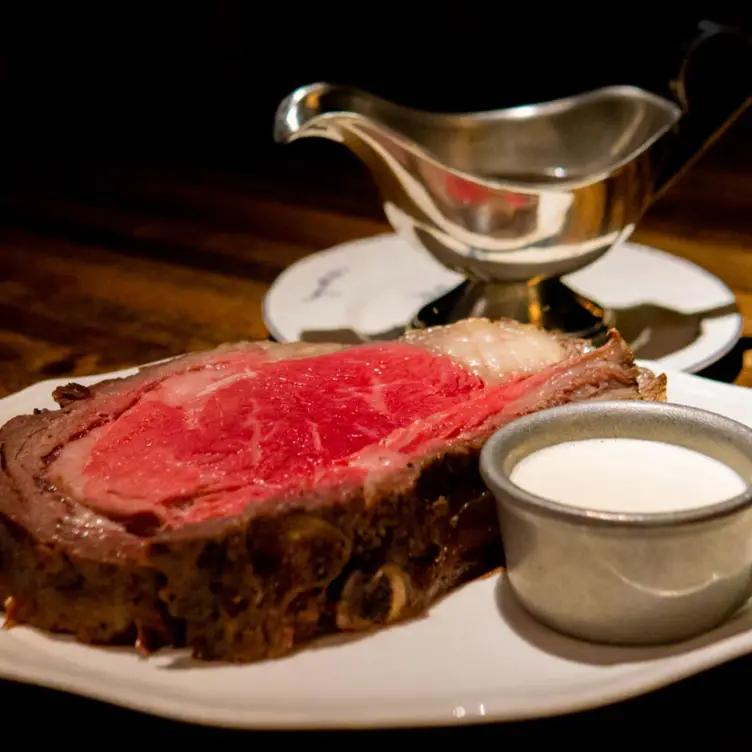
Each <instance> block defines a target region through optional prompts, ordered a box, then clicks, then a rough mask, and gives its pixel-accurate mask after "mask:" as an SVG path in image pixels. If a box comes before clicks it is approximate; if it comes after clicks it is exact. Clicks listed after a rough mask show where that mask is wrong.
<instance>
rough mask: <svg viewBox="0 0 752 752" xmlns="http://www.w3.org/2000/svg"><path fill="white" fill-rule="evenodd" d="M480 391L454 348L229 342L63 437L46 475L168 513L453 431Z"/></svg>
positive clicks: (109, 501)
mask: <svg viewBox="0 0 752 752" xmlns="http://www.w3.org/2000/svg"><path fill="white" fill-rule="evenodd" d="M483 391H484V384H483V381H482V380H481V379H480V378H479V377H477V376H476V375H474V374H473V373H471V372H469V371H467V370H465V369H464V368H462V367H461V366H460V365H459V364H458V363H456V362H455V361H453V360H452V359H450V358H447V357H445V356H437V355H435V354H432V353H430V352H429V351H427V350H425V349H423V348H421V347H417V346H413V345H408V344H390V345H378V346H377V345H374V346H365V347H358V348H353V349H348V350H343V351H341V352H337V353H334V354H330V355H326V356H319V357H317V358H315V359H298V360H283V361H277V362H269V361H266V362H265V361H263V360H261V359H260V356H259V355H258V354H253V355H251V354H249V353H246V354H240V355H238V354H236V355H235V356H234V357H233V358H229V359H226V360H225V361H223V362H222V363H215V364H213V365H212V364H209V365H208V366H206V367H203V368H201V369H199V370H193V371H188V372H183V373H179V374H176V375H172V376H170V377H169V378H167V379H166V380H164V381H162V382H161V383H160V384H159V385H157V386H156V387H155V388H152V389H150V390H149V391H148V392H147V393H146V394H145V395H144V396H142V397H141V398H140V399H138V400H137V401H136V402H135V404H134V405H132V406H131V407H130V408H129V409H128V410H126V411H125V412H124V413H122V414H121V415H120V416H119V417H118V418H117V419H115V420H113V421H111V422H109V423H107V424H106V425H104V426H102V427H100V428H95V429H93V430H92V431H91V432H90V433H89V434H87V436H85V437H84V438H82V439H79V440H78V441H76V442H73V443H72V444H70V445H69V446H67V447H66V448H65V449H64V450H63V451H62V452H61V454H60V456H59V457H58V459H57V461H56V462H55V464H54V468H53V470H54V473H53V475H54V476H57V479H58V481H59V483H60V485H61V487H62V488H63V489H64V490H66V491H67V492H69V493H72V494H73V495H74V496H76V497H77V498H79V499H81V500H84V503H86V504H87V505H88V506H90V507H91V508H93V509H96V510H97V511H99V512H101V513H103V514H106V515H108V516H110V517H113V518H128V517H132V516H135V515H138V514H143V513H151V514H154V515H155V516H156V517H158V518H159V519H160V520H161V522H162V524H164V525H166V526H168V527H175V526H178V525H182V524H186V523H188V522H197V521H200V520H206V519H210V518H215V517H224V516H228V515H232V514H237V513H239V512H241V511H242V509H243V508H244V507H245V506H246V505H247V504H248V503H253V502H258V501H262V500H264V499H267V498H269V497H271V496H276V495H279V494H285V493H291V492H298V491H301V490H303V491H305V490H306V489H311V488H315V487H321V486H322V485H323V486H326V485H327V484H328V483H330V482H341V481H342V480H343V479H344V480H353V481H358V480H361V479H362V478H363V477H364V476H365V474H367V473H368V472H369V471H371V470H372V469H373V467H374V463H378V462H381V463H382V465H383V464H384V463H388V458H389V456H392V457H400V456H402V457H405V458H407V457H408V456H409V455H410V454H414V453H415V452H416V450H417V449H419V448H425V447H426V446H427V444H428V443H430V441H431V440H435V439H437V438H439V437H442V438H444V439H445V438H447V437H448V436H447V432H448V433H449V434H452V435H455V436H456V435H457V434H458V432H459V431H460V430H461V428H462V426H466V425H467V421H468V420H470V419H471V418H478V415H477V414H476V413H475V412H474V413H473V415H472V416H470V415H469V414H468V415H466V416H464V417H463V415H462V410H461V409H460V410H459V412H458V408H461V406H462V405H464V404H467V403H468V402H469V401H472V398H473V397H474V396H477V395H478V394H479V393H482V392H483ZM509 396H511V395H509ZM489 409H498V405H496V406H495V407H493V406H489ZM476 412H477V411H476ZM482 412H483V413H485V414H487V411H482ZM439 415H441V416H443V418H442V419H441V420H439V421H434V422H431V421H430V420H428V421H427V419H428V418H429V417H430V416H439ZM452 415H454V418H452ZM471 422H472V421H471ZM369 458H370V459H369ZM405 461H406V460H405ZM369 463H370V465H369Z"/></svg>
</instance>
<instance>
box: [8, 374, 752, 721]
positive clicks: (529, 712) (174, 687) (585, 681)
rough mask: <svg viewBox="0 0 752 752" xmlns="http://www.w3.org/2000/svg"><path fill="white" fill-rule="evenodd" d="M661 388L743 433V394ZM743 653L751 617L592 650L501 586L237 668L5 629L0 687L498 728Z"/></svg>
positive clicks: (492, 580) (188, 706)
mask: <svg viewBox="0 0 752 752" xmlns="http://www.w3.org/2000/svg"><path fill="white" fill-rule="evenodd" d="M646 365H649V366H654V364H650V363H646ZM131 372H132V371H121V372H118V373H116V374H109V375H110V376H113V375H118V376H119V375H126V374H128V373H131ZM668 376H669V398H670V400H671V401H674V402H680V403H683V404H687V405H694V406H697V407H702V408H705V409H709V410H713V411H715V412H718V413H722V414H724V415H727V416H729V417H731V418H735V419H736V420H739V421H741V422H743V423H746V424H748V425H752V390H748V389H745V388H741V387H735V386H729V385H726V384H720V383H717V382H713V381H709V380H707V379H702V378H699V377H697V376H690V375H688V374H684V373H680V372H672V371H669V372H668ZM101 378H103V376H98V377H87V378H82V379H79V381H80V382H81V383H85V384H91V383H94V382H95V381H97V380H99V379H101ZM66 382H67V379H60V380H55V381H46V382H41V383H39V384H36V385H34V386H31V387H29V388H27V389H25V390H23V391H21V392H19V393H17V394H15V395H11V396H9V397H6V398H4V399H2V400H0V422H4V421H6V420H8V419H9V418H11V417H12V416H14V415H17V414H20V413H26V412H30V411H31V410H32V409H33V408H35V407H40V408H42V407H54V406H55V405H54V403H53V401H52V399H51V397H50V395H51V392H52V390H53V389H54V388H55V387H56V386H58V385H60V384H63V383H66ZM748 652H752V609H750V610H749V611H747V612H743V613H742V614H741V615H739V616H737V617H736V618H735V619H734V620H733V621H731V622H729V623H728V624H726V625H725V626H722V627H720V628H718V629H716V630H714V631H713V632H711V633H709V634H707V635H705V636H703V637H700V638H697V639H693V640H691V641H689V642H686V643H684V644H680V645H676V646H672V647H654V648H614V647H600V646H595V645H590V644H587V643H583V642H578V641H576V640H572V639H569V638H566V637H562V636H560V635H557V634H555V633H553V632H551V631H550V630H548V629H547V628H545V627H543V626H540V625H539V624H538V623H536V622H535V621H533V620H532V619H531V618H530V617H529V616H527V615H526V614H525V613H524V612H523V611H522V610H521V609H520V608H519V607H518V606H517V605H516V603H515V601H514V600H513V598H512V597H511V596H510V593H509V590H508V588H507V587H506V581H505V579H504V577H503V575H502V576H492V577H488V578H486V579H481V580H478V581H475V582H472V583H470V584H468V585H466V586H464V587H462V588H460V589H458V590H457V591H455V592H454V593H453V594H451V595H449V596H448V597H446V598H445V599H444V600H443V601H441V602H440V603H438V604H437V605H435V606H434V607H433V608H432V609H431V610H430V612H429V613H428V615H427V616H426V617H425V618H423V619H420V620H417V621H415V622H412V623H409V624H404V625H398V626H395V627H393V628H390V629H387V630H384V631H382V632H379V633H376V634H373V635H368V636H361V637H359V638H357V639H353V640H348V641H344V642H342V641H339V642H337V641H336V640H335V641H334V642H326V641H325V642H323V643H321V644H319V645H315V646H312V647H310V648H309V649H307V650H304V651H302V652H300V653H298V654H297V655H294V656H290V657H288V658H284V659H281V660H276V661H269V662H265V663H258V664H255V665H246V666H244V665H211V664H209V665H207V664H205V663H204V664H194V663H193V662H192V661H190V660H188V659H187V657H186V655H185V653H184V652H178V651H166V652H165V651H163V652H160V653H157V654H156V655H154V656H152V657H150V658H142V657H140V656H139V655H137V654H136V652H135V650H132V649H127V648H100V647H87V646H84V645H79V644H76V643H75V642H73V641H72V640H70V639H69V638H67V637H59V636H53V635H49V634H45V633H42V632H39V631H37V630H35V629H32V628H28V627H16V628H14V629H11V630H8V631H2V632H0V677H4V678H7V679H17V680H20V681H25V682H31V683H35V684H39V685H43V686H47V687H52V688H57V689H63V690H67V691H70V692H74V693H78V694H80V695H84V696H87V697H92V698H96V699H99V700H103V701H107V702H111V703H114V704H116V705H121V706H124V707H127V708H133V709H137V710H141V711H145V712H147V713H152V714H155V715H160V716H165V717H169V718H175V719H181V720H186V721H193V722H198V723H203V724H214V725H221V726H231V727H238V728H283V729H298V728H362V727H390V726H421V725H439V724H461V723H479V722H491V721H511V720H521V719H530V718H536V717H542V716H550V715H556V714H562V713H567V712H572V711H577V710H583V709H587V708H593V707H597V706H600V705H606V704H609V703H612V702H615V701H618V700H621V699H624V698H627V697H631V696H635V695H639V694H641V693H645V692H648V691H650V690H652V689H656V688H658V687H661V686H665V685H667V684H671V683H672V682H676V681H677V680H679V679H681V678H683V677H686V676H689V675H691V674H696V673H698V672H700V671H703V670H704V669H707V668H709V667H711V666H715V665H718V664H721V663H723V662H725V661H728V660H730V659H733V658H735V657H737V656H741V655H743V654H745V653H748Z"/></svg>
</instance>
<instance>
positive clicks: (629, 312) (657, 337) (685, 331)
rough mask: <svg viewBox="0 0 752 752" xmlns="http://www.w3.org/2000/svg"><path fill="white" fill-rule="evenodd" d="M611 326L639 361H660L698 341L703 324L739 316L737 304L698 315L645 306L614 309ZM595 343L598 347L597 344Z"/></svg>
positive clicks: (696, 313) (701, 312)
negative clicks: (640, 359) (737, 314)
mask: <svg viewBox="0 0 752 752" xmlns="http://www.w3.org/2000/svg"><path fill="white" fill-rule="evenodd" d="M610 312H611V316H612V317H613V318H612V322H611V326H612V327H613V328H614V329H618V330H619V332H620V333H621V335H622V337H624V339H625V340H626V341H627V342H628V343H629V345H630V347H631V348H632V351H633V352H634V354H635V355H636V356H637V357H638V358H644V359H646V360H657V359H658V358H664V357H666V356H667V355H671V354H672V353H675V352H678V351H679V350H683V349H684V348H685V347H689V346H690V345H691V344H692V343H693V342H696V341H697V340H698V339H699V337H700V335H701V333H702V322H703V321H709V320H712V319H718V318H722V317H724V316H730V315H733V314H735V313H738V309H737V307H736V304H735V303H728V304H727V305H723V306H717V307H716V308H709V309H707V310H705V311H697V312H695V313H682V312H681V311H675V310H673V309H672V308H664V307H663V306H659V305H653V304H652V303H645V304H642V305H638V306H632V307H630V308H612V309H611V311H610ZM596 344H598V343H597V342H596Z"/></svg>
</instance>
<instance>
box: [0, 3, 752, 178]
mask: <svg viewBox="0 0 752 752" xmlns="http://www.w3.org/2000/svg"><path fill="white" fill-rule="evenodd" d="M154 5H155V6H157V7H158V8H159V13H161V14H162V15H159V14H158V13H157V11H156V10H155V9H154V8H152V9H150V10H149V12H148V13H146V12H144V13H140V12H136V11H132V12H130V13H128V14H126V13H123V14H120V15H118V13H117V12H116V11H111V12H110V13H109V15H107V17H106V19H105V20H104V21H101V22H100V23H98V22H97V16H96V15H95V16H92V15H88V16H87V17H86V18H83V17H82V18H81V21H80V23H77V22H76V21H75V20H74V19H73V18H72V17H71V16H70V15H66V16H65V17H64V18H61V19H60V23H61V25H60V27H59V28H57V29H56V28H55V23H56V19H55V18H52V17H50V14H49V13H50V12H48V11H46V12H45V14H43V16H44V20H45V23H44V24H43V26H42V27H40V28H37V26H34V24H28V25H26V26H24V27H23V28H25V29H26V30H27V31H28V30H30V29H33V31H34V36H33V39H34V44H28V45H26V46H25V47H23V49H25V51H26V52H27V53H33V54H21V55H7V54H6V55H4V56H3V55H0V104H1V105H2V113H3V117H2V123H0V133H1V134H2V144H1V145H0V150H2V153H3V159H4V161H5V162H6V163H7V162H10V163H12V164H13V165H14V166H19V167H23V165H24V164H29V163H36V164H47V163H53V162H54V163H59V162H68V163H76V162H79V161H85V162H90V163H91V162H95V163H100V164H101V163H109V162H112V163H123V162H129V163H130V162H133V161H134V160H135V161H137V162H139V163H143V164H154V165H157V164H165V163H171V164H179V165H186V166H187V165H189V166H211V167H219V168H221V169H226V170H231V171H241V172H242V171H250V172H253V171H256V170H258V169H260V168H261V166H262V165H265V164H267V163H268V162H269V161H270V160H271V161H272V162H273V163H282V162H284V161H286V160H290V159H296V160H297V159H301V158H303V159H314V160H315V159H317V158H318V156H317V155H318V154H319V153H321V154H323V155H325V156H324V157H323V158H324V159H326V160H329V159H333V160H335V161H337V162H338V163H339V162H341V163H343V164H344V163H349V156H348V155H345V154H343V153H342V152H343V150H341V149H338V148H335V149H331V148H329V145H326V144H321V143H320V142H317V143H316V144H315V145H313V146H309V145H308V144H307V145H306V148H305V149H298V148H297V147H295V148H294V149H292V150H284V149H275V148H274V144H273V142H272V139H271V124H272V119H273V115H274V111H275V109H276V106H277V104H278V103H279V101H280V100H281V99H282V98H283V97H284V96H285V95H286V94H288V93H289V92H290V91H292V90H293V89H294V88H296V87H297V86H300V85H302V84H306V83H311V82H313V81H317V80H327V81H334V82H339V83H344V84H351V85H354V86H358V87H361V88H364V89H366V90H370V91H372V92H373V93H376V94H380V95H381V96H384V97H386V98H389V99H393V100H396V101H400V102H403V103H405V104H408V105H411V106H413V107H418V108H424V109H432V110H445V111H452V110H454V111H462V110H481V109H493V108H498V107H505V106H510V105H515V104H526V103H531V102H538V101H545V100H547V99H553V98H556V97H559V96H566V95H569V94H574V93H577V92H580V91H585V90H588V89H592V88H596V87H598V86H604V85H610V84H622V83H627V84H635V85H638V86H642V87H644V88H647V89H650V90H652V91H655V92H657V93H660V94H663V95H667V94H669V90H668V83H669V81H670V80H671V78H672V77H673V76H674V75H675V74H676V72H677V71H678V68H679V64H680V61H681V59H682V55H683V52H684V50H685V49H686V46H687V43H688V42H689V40H691V39H692V38H693V36H695V34H696V29H697V23H698V21H700V20H701V19H703V18H706V17H709V18H710V19H711V20H713V21H715V22H718V23H726V24H729V23H730V24H735V25H737V26H740V27H742V28H744V29H747V30H750V29H752V25H751V24H750V22H749V19H748V18H747V16H749V14H745V13H743V12H741V11H738V12H736V13H735V14H730V13H722V12H716V13H715V14H713V15H710V16H704V15H703V14H702V13H700V12H696V11H692V10H686V9H685V10H673V9H672V10H671V11H670V12H669V11H668V10H667V9H664V10H661V12H660V14H659V13H657V12H656V13H655V14H654V17H649V16H645V15H644V11H637V10H630V9H628V8H626V7H614V8H612V9H611V11H609V13H608V14H607V13H606V10H607V9H606V8H604V7H602V6H592V9H591V10H589V11H588V12H587V13H583V14H582V17H581V18H579V17H577V16H576V15H575V14H573V13H567V15H565V16H562V17H561V18H559V17H554V16H553V15H552V11H550V10H549V6H548V5H545V6H543V5H540V6H536V5H530V7H529V8H524V7H523V6H521V5H518V6H514V5H512V4H511V3H503V2H497V3H487V2H474V1H473V0H469V1H467V2H459V1H458V2H432V3H424V2H412V3H410V2H403V3H402V4H397V3H390V2H386V3H382V4H379V5H374V4H367V3H360V4H357V5H355V4H348V5H345V4H337V3H334V6H330V5H328V6H327V8H328V10H327V9H321V8H318V7H314V8H308V7H307V6H303V5H297V4H294V3H289V2H288V3H282V2H276V3H265V4H263V5H262V4H260V3H257V2H246V3H244V2H227V1H226V0H225V1H223V2H215V3H210V4H206V5H205V6H204V7H203V8H201V10H200V11H199V10H197V8H199V6H194V5H193V4H191V5H190V9H189V8H188V4H186V6H185V7H182V8H181V9H180V10H179V12H178V11H174V12H172V13H171V14H170V13H168V12H167V11H166V10H165V8H166V7H167V6H164V5H162V4H154ZM66 7H67V6H66ZM550 7H551V8H553V6H550ZM588 7H589V6H588ZM739 7H743V6H739ZM555 10H556V9H554V11H555ZM611 12H613V14H614V15H613V16H611V15H610V13H611ZM10 28H11V27H9V26H6V27H5V29H4V31H5V33H6V35H8V36H9V37H10V39H9V43H8V44H6V45H4V46H2V47H0V50H3V51H5V52H7V51H10V50H13V49H15V48H21V45H19V44H18V43H16V44H14V43H13V42H14V40H13V39H12V36H11V35H9V34H8V32H9V31H10ZM63 43H64V44H63ZM61 46H62V47H64V48H66V49H67V50H68V51H77V50H83V51H84V52H86V51H88V50H90V49H92V48H97V49H99V50H102V51H104V52H106V53H109V54H104V55H102V54H97V55H94V54H77V55H71V54H65V55H61V54H41V53H43V52H46V51H48V50H53V51H54V50H57V49H60V48H61ZM124 49H125V50H129V52H128V53H126V54H121V52H122V50H124ZM134 52H139V53H140V54H133V53H134ZM735 54H736V53H735ZM719 61H720V62H719ZM712 62H713V64H712V65H710V66H707V65H698V66H697V69H696V70H694V71H693V78H692V81H693V83H694V84H696V85H697V86H698V87H700V89H701V90H703V91H707V90H711V91H718V90H721V91H722V90H723V89H725V88H730V87H738V86H739V85H740V83H739V82H740V79H744V78H745V77H746V78H752V65H750V62H749V56H748V55H747V57H746V58H742V57H740V56H739V55H738V54H736V56H734V55H731V54H730V52H729V51H728V50H725V51H722V54H721V55H720V56H715V57H714V59H713V61H712ZM302 154H304V156H301V155H302Z"/></svg>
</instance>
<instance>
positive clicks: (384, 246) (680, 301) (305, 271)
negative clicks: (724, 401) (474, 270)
mask: <svg viewBox="0 0 752 752" xmlns="http://www.w3.org/2000/svg"><path fill="white" fill-rule="evenodd" d="M563 279H564V281H565V282H566V283H567V284H569V285H570V286H571V287H572V288H573V289H575V290H576V291H578V292H579V293H580V294H582V295H585V296H586V297H589V298H592V299H594V300H596V301H598V302H599V303H600V304H601V305H604V306H606V307H608V308H629V307H633V306H639V305H642V304H648V305H653V306H657V307H660V308H665V309H668V310H669V311H676V312H679V313H686V314H692V313H700V312H706V311H713V310H715V311H720V312H721V313H720V315H715V316H712V317H708V318H704V319H702V321H701V322H700V332H699V336H698V337H697V338H696V339H694V341H691V342H689V344H687V343H686V342H685V341H684V339H683V338H679V340H678V342H679V344H678V345H677V349H676V350H673V351H669V352H668V353H667V354H665V355H663V356H662V357H661V358H660V359H659V360H657V362H659V363H660V365H661V367H663V368H671V369H673V370H677V371H687V372H690V373H694V372H697V371H700V370H702V369H703V368H706V367H707V366H709V365H711V364H712V363H714V362H715V361H717V360H718V359H719V358H721V357H723V356H724V355H725V354H726V353H728V352H729V350H731V348H732V347H733V346H734V345H735V344H736V342H737V341H738V340H739V337H740V335H741V331H742V317H741V315H740V314H739V313H738V311H736V309H735V301H734V294H733V293H732V292H731V290H730V289H729V288H728V287H727V286H726V285H725V284H724V283H723V282H722V281H721V280H720V279H718V278H717V277H715V276H714V275H712V274H711V273H710V272H708V271H706V270H705V269H703V268H702V267H699V266H697V265H696V264H693V263H691V262H689V261H686V260H685V259H682V258H679V257H678V256H674V255H672V254H670V253H666V252H665V251H659V250H656V249H655V248H650V247H648V246H643V245H636V244H635V243H622V244H621V245H619V246H617V247H615V248H613V249H611V250H610V251H609V252H608V253H607V254H605V255H604V256H603V257H601V258H600V259H599V260H598V261H596V262H595V263H594V264H591V265H590V266H587V267H585V268H584V269H582V270H580V271H578V272H575V273H574V274H570V275H568V276H567V277H564V278H563ZM461 281H462V277H461V276H460V275H458V274H456V273H455V272H451V271H449V270H448V269H446V268H444V267H443V266H441V265H440V264H439V263H438V262H437V261H435V260H434V259H433V258H432V257H431V256H430V255H429V254H428V253H425V252H422V251H420V250H416V249H414V248H412V246H410V245H408V244H407V243H406V242H405V241H404V240H402V239H401V238H398V237H397V236H396V235H394V234H393V233H388V234H385V235H377V236H375V237H371V238H364V239H362V240H356V241H353V242H350V243H344V244H342V245H339V246H335V247H334V248H329V249H327V250H324V251H319V252H317V253H313V254H311V255H310V256H306V257H305V258H304V259H302V260H300V261H298V262H297V263H295V264H293V265H292V266H290V267H289V268H288V269H286V270H285V271H284V272H282V274H280V276H279V277H278V278H277V279H276V280H275V282H274V284H273V285H272V286H271V288H270V290H269V292H268V293H267V295H266V298H265V300H264V322H265V324H266V327H267V329H268V330H269V332H270V333H271V334H272V336H273V337H274V338H275V339H276V340H279V341H280V342H285V341H292V340H297V339H301V337H302V336H303V335H304V333H305V332H316V333H317V334H316V336H317V337H318V338H319V339H325V338H326V337H322V335H321V332H326V331H331V330H334V331H336V330H342V329H350V330H353V331H355V332H356V333H357V334H360V335H362V336H366V337H367V336H373V335H375V334H377V333H380V332H386V331H389V330H390V329H393V328H394V327H398V326H400V325H404V324H405V323H407V322H408V321H409V320H410V319H411V318H412V317H413V315H414V314H415V313H417V311H418V310H419V309H420V308H421V307H422V306H423V305H424V304H425V303H428V302H430V301H431V300H433V299H434V298H436V297H437V296H439V295H441V294H443V293H445V292H447V291H449V290H451V289H452V288H453V287H455V286H456V285H457V284H459V282H461ZM729 308H731V310H729Z"/></svg>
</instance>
